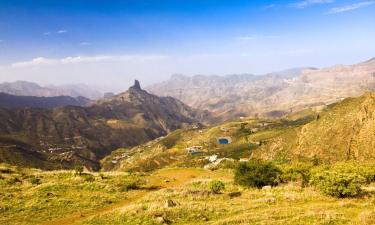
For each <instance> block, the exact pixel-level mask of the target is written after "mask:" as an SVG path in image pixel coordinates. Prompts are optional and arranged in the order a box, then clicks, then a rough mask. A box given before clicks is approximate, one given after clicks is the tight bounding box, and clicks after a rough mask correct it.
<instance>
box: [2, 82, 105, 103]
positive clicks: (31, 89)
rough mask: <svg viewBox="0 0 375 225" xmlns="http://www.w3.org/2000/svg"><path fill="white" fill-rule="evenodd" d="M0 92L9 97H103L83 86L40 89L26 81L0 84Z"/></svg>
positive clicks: (99, 93)
mask: <svg viewBox="0 0 375 225" xmlns="http://www.w3.org/2000/svg"><path fill="white" fill-rule="evenodd" d="M0 92H2V93H6V94H10V95H19V96H37V97H55V96H71V97H74V98H76V97H79V96H83V97H85V98H89V99H99V98H102V97H103V94H102V93H101V92H99V91H97V90H95V89H94V88H91V87H89V86H86V85H83V84H79V85H61V86H52V85H51V86H46V87H42V86H40V85H38V84H36V83H32V82H27V81H15V82H4V83H0Z"/></svg>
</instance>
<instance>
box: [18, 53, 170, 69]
mask: <svg viewBox="0 0 375 225" xmlns="http://www.w3.org/2000/svg"><path fill="white" fill-rule="evenodd" d="M165 58H167V56H163V55H98V56H74V57H65V58H60V59H53V58H44V57H38V58H34V59H32V60H29V61H22V62H15V63H13V64H11V67H14V68H19V67H38V66H55V65H65V64H78V63H92V62H116V61H117V62H120V61H121V62H132V63H141V62H148V61H158V60H163V59H165Z"/></svg>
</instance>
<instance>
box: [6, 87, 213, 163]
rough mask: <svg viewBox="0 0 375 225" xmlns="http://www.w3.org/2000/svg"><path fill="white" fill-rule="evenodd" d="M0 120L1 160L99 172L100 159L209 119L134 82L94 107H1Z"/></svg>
mask: <svg viewBox="0 0 375 225" xmlns="http://www.w3.org/2000/svg"><path fill="white" fill-rule="evenodd" d="M0 118H1V119H0V151H1V152H2V153H1V154H0V155H1V157H0V161H2V162H8V163H11V164H17V163H18V162H22V165H25V164H26V165H28V166H35V167H39V168H49V167H50V166H51V165H50V164H51V162H53V163H55V164H54V165H55V166H57V167H72V166H73V165H74V164H75V163H82V164H84V165H86V166H88V167H89V168H92V169H98V168H99V163H98V160H99V159H101V158H102V157H104V156H106V155H107V154H109V153H110V152H111V151H112V150H114V149H116V148H119V147H128V146H135V145H139V144H141V143H144V142H146V141H149V140H152V139H155V138H157V137H160V136H164V135H166V134H167V133H168V132H170V131H173V130H175V129H178V128H182V127H184V126H186V125H188V124H192V123H198V122H200V121H201V119H202V120H203V119H208V118H210V115H209V114H208V113H207V112H199V111H196V110H194V109H192V108H190V107H189V106H187V105H185V104H183V103H182V102H180V101H178V100H176V99H174V98H172V97H157V96H155V95H152V94H149V93H147V92H146V91H144V90H142V89H141V87H140V85H139V83H138V82H136V83H135V85H134V86H133V87H130V88H129V90H128V91H126V92H124V93H121V94H119V95H116V96H114V97H112V98H109V99H106V100H102V101H99V102H97V103H95V104H93V105H91V106H90V107H80V106H66V107H60V108H53V109H42V108H18V109H5V108H2V109H0ZM41 162H45V163H44V164H43V163H41ZM56 162H57V163H56Z"/></svg>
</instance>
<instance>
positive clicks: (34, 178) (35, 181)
mask: <svg viewBox="0 0 375 225" xmlns="http://www.w3.org/2000/svg"><path fill="white" fill-rule="evenodd" d="M30 183H31V184H34V185H39V184H41V182H40V178H38V177H34V176H33V177H31V178H30Z"/></svg>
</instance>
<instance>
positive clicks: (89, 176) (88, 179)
mask: <svg viewBox="0 0 375 225" xmlns="http://www.w3.org/2000/svg"><path fill="white" fill-rule="evenodd" d="M81 177H82V178H83V179H85V181H86V182H93V181H95V177H94V175H92V174H89V173H82V174H81Z"/></svg>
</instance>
